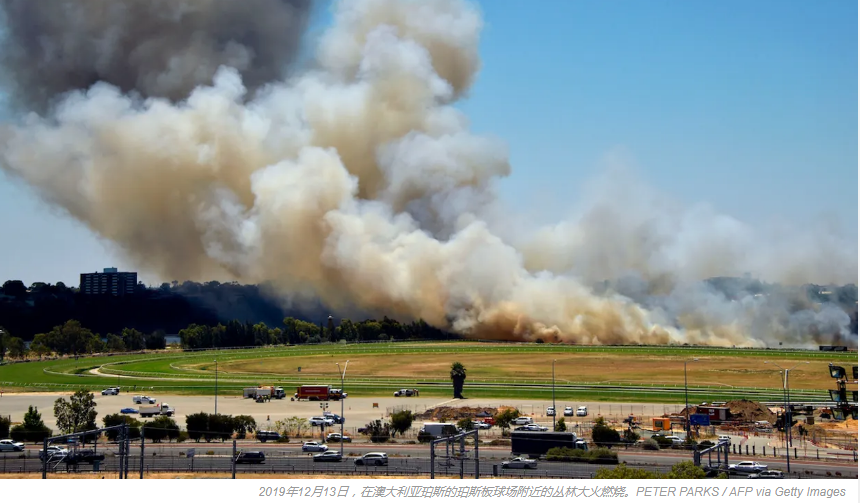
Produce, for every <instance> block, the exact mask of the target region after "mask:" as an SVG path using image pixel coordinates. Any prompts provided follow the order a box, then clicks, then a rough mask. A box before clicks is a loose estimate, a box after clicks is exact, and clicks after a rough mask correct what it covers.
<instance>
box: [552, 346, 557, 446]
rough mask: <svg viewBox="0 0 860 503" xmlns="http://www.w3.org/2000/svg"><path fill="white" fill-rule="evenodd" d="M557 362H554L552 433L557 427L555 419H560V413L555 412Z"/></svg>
mask: <svg viewBox="0 0 860 503" xmlns="http://www.w3.org/2000/svg"><path fill="white" fill-rule="evenodd" d="M555 362H556V360H553V361H552V431H555V429H556V427H557V424H556V419H555V418H556V417H558V412H556V411H555Z"/></svg>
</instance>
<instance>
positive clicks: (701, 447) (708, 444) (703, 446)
mask: <svg viewBox="0 0 860 503" xmlns="http://www.w3.org/2000/svg"><path fill="white" fill-rule="evenodd" d="M713 446H714V443H713V442H711V441H710V440H704V441H702V442H699V450H700V451H701V450H704V449H707V448H709V447H713Z"/></svg>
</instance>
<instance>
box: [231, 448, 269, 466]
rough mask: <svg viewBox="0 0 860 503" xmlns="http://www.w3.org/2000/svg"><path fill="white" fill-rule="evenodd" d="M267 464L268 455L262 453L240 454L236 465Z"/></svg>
mask: <svg viewBox="0 0 860 503" xmlns="http://www.w3.org/2000/svg"><path fill="white" fill-rule="evenodd" d="M265 462H266V454H265V453H264V452H261V451H248V452H240V453H239V455H238V456H236V464H237V465H239V464H253V465H259V464H263V463H265Z"/></svg>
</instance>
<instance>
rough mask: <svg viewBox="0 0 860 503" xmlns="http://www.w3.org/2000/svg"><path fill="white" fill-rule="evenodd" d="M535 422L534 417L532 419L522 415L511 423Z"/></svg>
mask: <svg viewBox="0 0 860 503" xmlns="http://www.w3.org/2000/svg"><path fill="white" fill-rule="evenodd" d="M534 422H535V421H534V419H532V418H530V417H527V416H521V417H518V418H516V419H514V420H513V421H511V424H516V425H523V424H532V423H534Z"/></svg>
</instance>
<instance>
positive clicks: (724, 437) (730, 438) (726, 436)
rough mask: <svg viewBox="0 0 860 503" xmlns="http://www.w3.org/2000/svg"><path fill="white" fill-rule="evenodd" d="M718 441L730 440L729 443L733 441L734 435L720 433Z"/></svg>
mask: <svg viewBox="0 0 860 503" xmlns="http://www.w3.org/2000/svg"><path fill="white" fill-rule="evenodd" d="M717 442H728V443H731V442H732V437H730V436H728V435H720V436H719V437H717Z"/></svg>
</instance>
